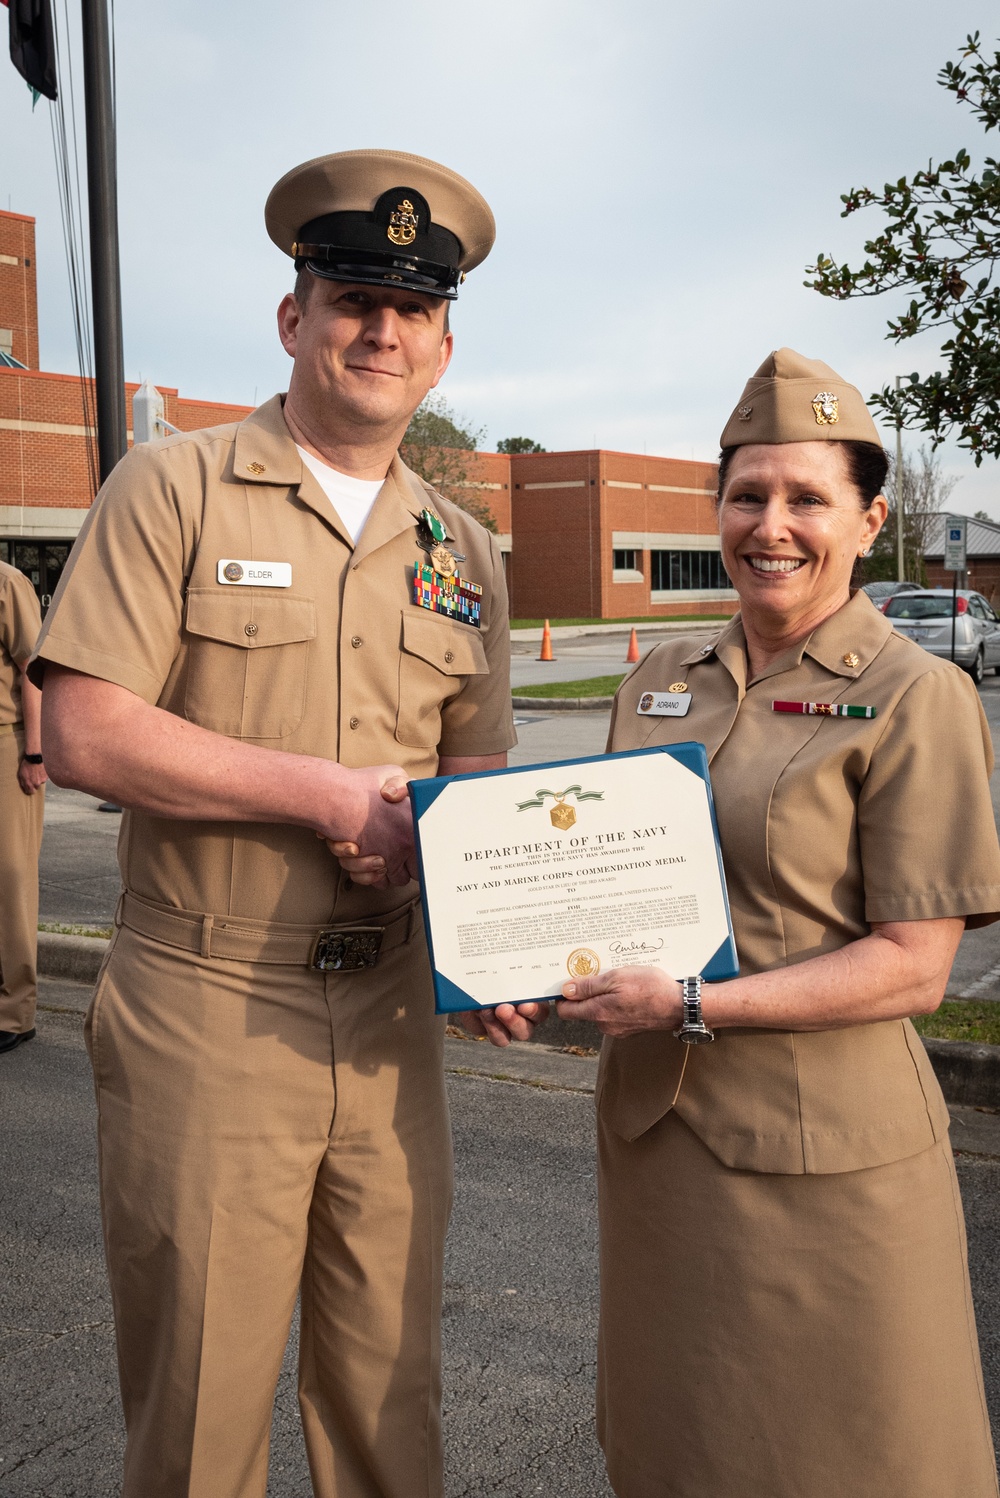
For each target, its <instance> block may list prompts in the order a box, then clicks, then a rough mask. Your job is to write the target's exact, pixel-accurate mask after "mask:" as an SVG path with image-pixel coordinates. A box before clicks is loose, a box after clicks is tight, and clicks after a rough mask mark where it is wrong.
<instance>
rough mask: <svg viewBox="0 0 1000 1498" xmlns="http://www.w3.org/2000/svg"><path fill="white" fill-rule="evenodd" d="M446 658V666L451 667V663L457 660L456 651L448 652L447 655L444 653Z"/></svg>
mask: <svg viewBox="0 0 1000 1498" xmlns="http://www.w3.org/2000/svg"><path fill="white" fill-rule="evenodd" d="M444 658H445V664H446V665H449V666H450V665H451V663H452V661H453V660H454V659H455V652H454V650H446V651H445V653H444Z"/></svg>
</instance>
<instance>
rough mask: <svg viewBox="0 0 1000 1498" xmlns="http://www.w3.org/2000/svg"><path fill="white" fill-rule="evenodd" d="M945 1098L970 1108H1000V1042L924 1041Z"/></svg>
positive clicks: (947, 1100)
mask: <svg viewBox="0 0 1000 1498" xmlns="http://www.w3.org/2000/svg"><path fill="white" fill-rule="evenodd" d="M924 1049H925V1050H926V1051H927V1054H928V1056H929V1057H930V1062H931V1065H932V1066H933V1068H934V1071H935V1074H936V1076H937V1079H938V1081H939V1082H940V1083H941V1091H942V1092H943V1093H944V1095H945V1101H946V1102H949V1103H958V1104H964V1105H965V1106H966V1107H967V1108H1000V1045H976V1044H975V1043H974V1042H971V1041H968V1040H929V1039H925V1040H924Z"/></svg>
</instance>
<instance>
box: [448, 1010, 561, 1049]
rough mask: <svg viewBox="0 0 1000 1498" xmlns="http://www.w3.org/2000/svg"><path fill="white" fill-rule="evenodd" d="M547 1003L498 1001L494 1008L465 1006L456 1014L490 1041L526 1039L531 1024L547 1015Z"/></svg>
mask: <svg viewBox="0 0 1000 1498" xmlns="http://www.w3.org/2000/svg"><path fill="white" fill-rule="evenodd" d="M548 1015H549V1006H548V1004H544V1003H542V1004H498V1005H497V1006H496V1008H495V1009H469V1010H466V1011H465V1012H464V1013H463V1014H460V1015H459V1016H458V1018H459V1019H460V1020H461V1021H462V1024H463V1025H464V1026H465V1028H466V1029H467V1030H468V1031H469V1032H470V1034H472V1035H485V1036H486V1039H487V1040H488V1041H490V1042H491V1044H492V1045H495V1046H500V1047H501V1048H502V1047H503V1046H505V1045H510V1043H511V1041H512V1040H530V1039H531V1037H532V1035H533V1034H534V1032H535V1027H536V1026H537V1025H540V1024H541V1023H542V1021H543V1020H544V1019H548Z"/></svg>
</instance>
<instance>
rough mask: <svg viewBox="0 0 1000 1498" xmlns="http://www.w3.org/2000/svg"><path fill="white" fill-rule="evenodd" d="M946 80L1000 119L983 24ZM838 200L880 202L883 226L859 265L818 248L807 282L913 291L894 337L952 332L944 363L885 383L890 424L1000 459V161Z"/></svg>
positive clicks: (828, 287) (980, 114)
mask: <svg viewBox="0 0 1000 1498" xmlns="http://www.w3.org/2000/svg"><path fill="white" fill-rule="evenodd" d="M938 82H939V83H940V85H941V86H942V87H943V88H946V89H947V90H948V91H949V92H951V93H953V94H954V95H955V96H956V99H957V101H958V102H959V103H962V104H965V105H967V106H969V107H970V108H971V110H972V113H973V115H974V117H975V118H976V119H977V120H978V121H979V123H980V124H981V125H982V126H983V128H984V129H985V130H986V131H987V132H988V131H991V130H996V129H997V127H998V126H1000V52H994V53H993V55H992V57H990V56H988V55H987V54H986V53H985V52H984V51H983V49H982V46H981V43H980V38H979V33H978V32H975V33H974V34H973V35H971V36H969V37H967V39H966V45H965V47H964V48H963V50H962V52H961V54H960V56H959V60H958V61H957V62H948V63H946V64H945V65H944V67H943V68H942V69H941V71H940V72H939V73H938ZM841 202H842V203H843V204H844V209H843V212H842V214H841V217H842V218H848V217H850V216H851V215H852V214H854V213H858V212H860V211H861V210H862V209H864V208H872V207H874V208H879V209H881V210H882V212H883V213H884V214H885V217H886V223H885V227H884V228H883V229H882V231H881V233H879V234H877V235H876V236H875V238H873V239H869V240H868V241H867V242H866V244H865V247H864V253H865V256H866V259H865V261H864V264H863V265H861V266H860V267H858V268H857V269H852V268H851V267H850V266H849V265H847V264H844V265H838V264H837V263H836V262H835V261H834V259H833V258H832V256H829V255H826V254H822V253H821V254H819V255H818V256H817V258H816V263H815V265H811V266H808V267H807V274H808V275H809V276H810V277H811V279H810V280H808V281H806V282H805V285H806V286H810V287H812V289H813V290H815V291H818V292H820V294H821V295H823V296H829V297H834V298H836V299H838V300H841V301H846V300H847V299H848V298H851V297H864V296H881V295H882V294H883V293H885V292H897V291H906V290H909V291H910V292H911V298H910V302H909V305H908V306H907V307H906V308H905V309H904V310H903V311H901V312H900V313H899V314H898V315H897V316H896V317H895V318H894V319H892V320H891V321H890V322H889V324H888V333H887V337H889V338H890V339H892V340H893V341H894V342H896V343H903V342H905V341H906V340H907V339H909V338H913V337H915V336H916V335H917V334H918V333H923V332H926V331H928V330H933V329H938V330H940V331H942V332H943V331H946V330H949V329H950V333H949V336H948V338H947V339H946V341H945V342H944V343H943V344H942V346H941V353H942V354H943V355H944V356H946V358H947V360H948V367H947V368H946V369H943V370H937V371H935V373H933V374H930V375H927V376H925V377H921V375H920V374H919V373H915V374H911V375H910V376H909V383H908V384H905V385H903V386H902V387H901V389H900V390H899V391H898V392H897V391H896V390H895V389H893V388H892V387H891V386H888V385H887V386H885V387H884V388H883V389H882V390H881V391H879V392H878V394H876V395H873V396H872V397H871V400H870V404H871V405H873V406H875V407H877V408H879V409H881V410H882V411H883V412H885V414H886V415H887V416H888V417H889V418H890V419H891V420H892V421H893V423H896V424H899V425H902V426H913V427H916V428H917V429H918V430H920V431H923V432H926V433H928V434H929V436H930V438H931V441H932V443H933V445H934V446H935V447H937V446H938V445H939V444H940V443H941V442H943V441H944V439H945V438H946V437H947V436H949V435H951V434H953V433H954V434H955V435H956V437H957V440H958V443H959V445H960V446H961V447H965V448H967V449H968V450H969V451H970V452H971V454H972V456H973V457H974V459H975V461H976V463H977V465H978V464H980V463H981V462H982V460H983V458H984V457H1000V287H998V286H997V285H995V284H994V281H995V277H996V274H997V268H998V262H1000V162H998V161H997V160H996V159H994V158H992V157H986V158H985V161H984V164H983V167H982V170H981V171H979V172H976V171H974V170H973V164H972V157H971V156H970V154H969V152H968V151H967V150H965V149H962V150H959V151H956V153H955V155H954V157H952V158H951V159H950V160H948V161H942V162H940V163H939V164H938V165H937V166H935V165H934V163H933V161H932V162H930V163H929V164H928V166H927V167H926V168H925V169H924V170H923V171H918V172H915V173H914V174H913V176H912V177H909V178H907V177H900V179H899V181H898V182H887V183H886V184H885V185H884V187H883V188H882V191H881V192H877V191H874V190H873V189H871V188H868V187H858V188H852V189H851V190H850V191H849V192H847V193H843V194H841Z"/></svg>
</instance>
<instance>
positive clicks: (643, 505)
mask: <svg viewBox="0 0 1000 1498" xmlns="http://www.w3.org/2000/svg"><path fill="white" fill-rule="evenodd" d="M34 240H35V221H34V219H32V218H29V217H27V216H26V215H24V214H19V213H4V212H2V211H0V559H2V560H4V561H9V562H13V563H14V565H15V566H18V567H20V568H21V570H22V571H24V572H26V573H27V574H28V576H29V577H31V579H32V581H33V582H34V584H35V587H36V588H37V590H38V593H39V595H40V597H41V599H42V602H43V604H47V603H48V601H49V599H50V597H51V595H52V593H53V591H54V590H55V585H56V583H57V581H58V578H59V574H60V572H61V571H62V568H63V566H64V565H65V562H66V558H67V557H68V555H69V550H70V547H71V546H72V544H73V541H74V539H75V537H76V535H77V533H78V531H79V529H80V526H81V524H82V523H83V518H84V516H85V515H86V513H87V510H88V509H89V507H90V505H91V503H92V501H93V496H94V480H93V476H92V475H93V469H94V467H95V465H96V455H95V453H94V446H95V444H94V418H93V410H94V402H93V391H92V390H91V389H90V388H89V382H82V381H81V380H80V379H79V378H78V377H77V376H75V375H64V374H50V373H48V372H46V371H43V370H41V369H40V368H39V354H38V309H37V299H36V293H35V248H34ZM137 388H138V387H137V386H136V385H131V384H130V385H127V386H126V413H127V423H128V427H129V433H128V435H129V440H130V441H131V438H132V432H131V424H132V396H133V395H134V394H135V391H136V390H137ZM157 388H158V389H159V392H160V394H161V395H162V396H163V399H164V405H165V411H164V414H165V416H166V419H167V421H169V422H170V423H171V424H172V425H173V426H175V427H177V428H179V429H180V430H181V431H195V430H197V429H198V428H199V427H207V426H218V425H220V424H222V423H225V422H230V421H238V420H240V419H241V418H242V417H244V416H246V415H247V414H248V413H249V410H250V407H248V406H235V405H226V404H222V403H220V402H218V401H198V400H190V399H188V398H187V397H184V396H181V395H180V394H179V393H178V391H177V390H176V389H172V388H170V387H165V386H162V385H158V387H157ZM467 471H468V475H469V477H468V480H467V486H468V487H469V488H470V489H472V490H474V492H475V494H476V496H477V497H478V498H479V499H480V500H482V501H485V502H486V503H487V504H488V505H489V507H490V509H491V511H492V514H493V517H494V520H495V522H496V526H497V530H498V533H499V538H500V547H501V551H502V552H503V554H504V561H505V565H506V568H507V578H508V585H509V589H510V594H511V610H512V613H513V614H514V616H515V617H518V618H543V617H546V616H547V617H551V618H607V619H622V618H629V617H631V616H647V617H655V616H657V615H662V616H663V617H666V618H669V617H670V616H671V615H676V614H692V613H703V612H704V613H712V614H726V613H731V612H732V610H733V609H734V608H735V603H736V595H735V593H733V591H732V590H731V589H730V587H729V584H728V579H727V577H726V575H725V573H724V572H723V570H722V565H721V561H720V557H719V540H718V534H717V532H716V528H715V514H714V504H713V496H714V490H715V479H716V469H715V465H714V464H712V463H695V462H686V461H683V460H680V459H674V458H650V457H642V456H639V455H638V454H635V453H616V452H605V451H601V450H594V451H583V452H555V453H527V454H520V455H516V456H513V457H511V456H507V455H506V454H502V453H485V452H484V453H474V454H469V461H468V464H467Z"/></svg>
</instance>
